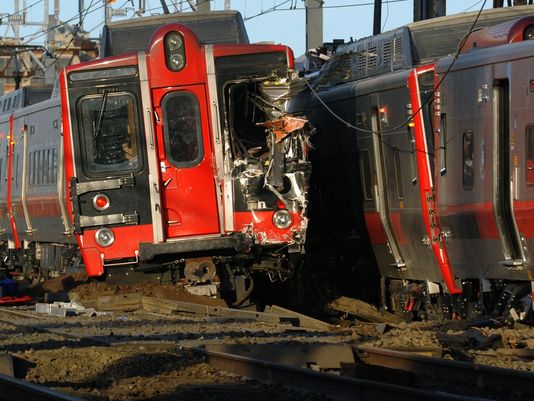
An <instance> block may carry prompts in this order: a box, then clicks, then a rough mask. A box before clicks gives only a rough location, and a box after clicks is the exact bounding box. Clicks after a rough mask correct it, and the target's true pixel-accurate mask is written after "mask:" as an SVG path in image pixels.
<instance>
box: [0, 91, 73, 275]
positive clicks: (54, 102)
mask: <svg viewBox="0 0 534 401" xmlns="http://www.w3.org/2000/svg"><path fill="white" fill-rule="evenodd" d="M52 95H53V88H52V87H40V88H21V89H18V90H16V91H14V92H12V93H9V94H7V95H4V96H2V97H0V149H2V151H1V152H0V226H1V227H2V230H1V233H0V244H1V246H2V248H1V249H0V257H1V261H2V268H4V269H6V270H8V271H12V270H13V268H14V266H24V267H25V272H24V274H31V273H34V272H32V270H33V269H36V270H37V269H39V266H46V269H47V270H58V271H64V270H65V269H66V268H67V267H68V266H76V265H78V264H79V261H80V258H79V253H78V251H77V248H76V247H75V243H76V240H75V238H74V236H73V235H71V234H72V232H71V229H70V225H69V223H68V221H69V220H68V217H67V209H66V204H65V198H66V196H65V193H66V187H65V169H64V163H63V140H62V135H61V107H60V99H59V95H58V94H57V93H56V95H55V96H52ZM14 227H25V229H24V231H23V232H20V230H17V229H14ZM17 248H18V249H20V248H23V249H25V252H22V253H21V252H16V251H15V249H17ZM38 260H39V261H40V262H41V263H38ZM35 273H38V272H35ZM41 273H42V274H45V275H46V272H41Z"/></svg>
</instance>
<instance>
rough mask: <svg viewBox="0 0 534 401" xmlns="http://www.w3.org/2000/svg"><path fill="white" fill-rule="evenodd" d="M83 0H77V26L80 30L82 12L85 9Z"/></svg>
mask: <svg viewBox="0 0 534 401" xmlns="http://www.w3.org/2000/svg"><path fill="white" fill-rule="evenodd" d="M83 1H84V0H78V15H79V17H78V26H79V27H80V31H83V13H84V11H85V4H84V2H83Z"/></svg>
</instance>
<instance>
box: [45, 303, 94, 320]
mask: <svg viewBox="0 0 534 401" xmlns="http://www.w3.org/2000/svg"><path fill="white" fill-rule="evenodd" d="M35 311H36V312H37V313H42V314H46V315H50V316H60V317H67V316H77V315H85V316H96V315H102V314H103V313H102V312H97V311H96V310H95V309H94V308H86V307H85V306H84V305H82V304H81V303H79V302H77V301H70V302H59V301H56V302H54V303H51V304H47V303H40V302H38V303H36V304H35Z"/></svg>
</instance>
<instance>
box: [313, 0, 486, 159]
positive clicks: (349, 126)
mask: <svg viewBox="0 0 534 401" xmlns="http://www.w3.org/2000/svg"><path fill="white" fill-rule="evenodd" d="M483 1H484V3H483V4H482V6H481V7H480V10H479V11H478V14H477V16H476V18H475V20H474V21H473V24H472V25H471V27H470V29H469V31H468V32H467V33H466V34H465V36H464V37H463V39H462V40H461V41H460V43H459V44H458V48H457V50H456V53H455V54H454V55H453V56H452V61H451V64H450V65H449V67H448V68H447V70H446V71H445V73H444V74H443V76H442V77H441V79H440V80H439V81H438V83H437V84H436V86H435V87H434V88H433V90H432V92H431V93H430V94H429V96H427V98H426V100H425V101H424V102H423V103H422V104H421V106H420V107H419V108H418V109H417V110H416V111H415V112H413V113H412V114H411V115H410V117H408V118H407V119H406V120H405V121H403V122H402V123H400V124H398V125H397V126H395V127H393V128H389V129H387V130H380V131H374V130H372V129H371V130H368V129H364V128H359V127H357V126H355V125H354V124H352V123H350V122H349V121H347V120H345V119H344V118H343V117H341V116H340V115H339V114H337V113H336V112H335V111H334V110H332V109H331V108H330V107H329V106H328V105H327V104H326V102H325V101H324V100H323V99H321V97H320V96H319V94H318V93H317V91H316V90H315V89H314V88H313V86H312V85H311V84H310V82H309V81H308V80H307V79H304V82H305V83H306V85H307V86H308V88H309V89H310V91H311V92H312V94H313V96H315V97H316V98H317V100H318V101H319V103H320V104H321V105H322V106H323V107H324V108H325V109H326V110H327V111H328V113H330V115H332V116H333V117H334V118H335V119H337V120H338V121H339V122H341V123H342V124H344V125H345V126H346V127H347V128H350V129H352V130H354V131H357V132H363V133H366V134H371V135H381V134H385V133H394V132H396V131H397V130H399V129H400V128H402V127H405V126H406V125H407V124H409V123H410V122H411V121H412V120H413V119H414V118H415V117H416V116H417V115H418V114H419V113H421V112H422V111H423V109H424V108H425V107H426V106H428V105H429V104H430V103H431V102H432V101H433V98H434V94H435V93H436V92H437V90H438V89H439V88H440V87H441V84H442V83H443V82H444V81H445V78H447V76H448V75H449V73H450V72H451V70H452V67H453V66H454V64H456V60H457V59H458V56H459V55H460V51H461V50H462V47H463V46H464V44H465V42H466V41H467V39H468V38H469V35H471V33H472V32H473V31H474V29H475V27H476V24H477V23H478V20H479V18H480V15H481V14H482V10H483V9H484V6H485V5H486V2H487V0H483ZM479 3H480V2H479ZM379 140H380V141H381V142H382V143H383V144H384V145H385V146H387V147H389V148H391V145H390V144H388V143H386V142H384V140H383V139H382V137H380V136H379ZM450 140H452V138H449V141H448V142H450ZM399 151H400V150H399ZM401 152H403V153H412V152H413V150H402V151H401ZM427 153H428V152H427Z"/></svg>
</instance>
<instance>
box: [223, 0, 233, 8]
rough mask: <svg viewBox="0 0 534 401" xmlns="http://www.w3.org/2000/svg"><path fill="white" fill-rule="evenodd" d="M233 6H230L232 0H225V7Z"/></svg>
mask: <svg viewBox="0 0 534 401" xmlns="http://www.w3.org/2000/svg"><path fill="white" fill-rule="evenodd" d="M231 8H232V7H230V0H224V9H225V10H230V9H231Z"/></svg>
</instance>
